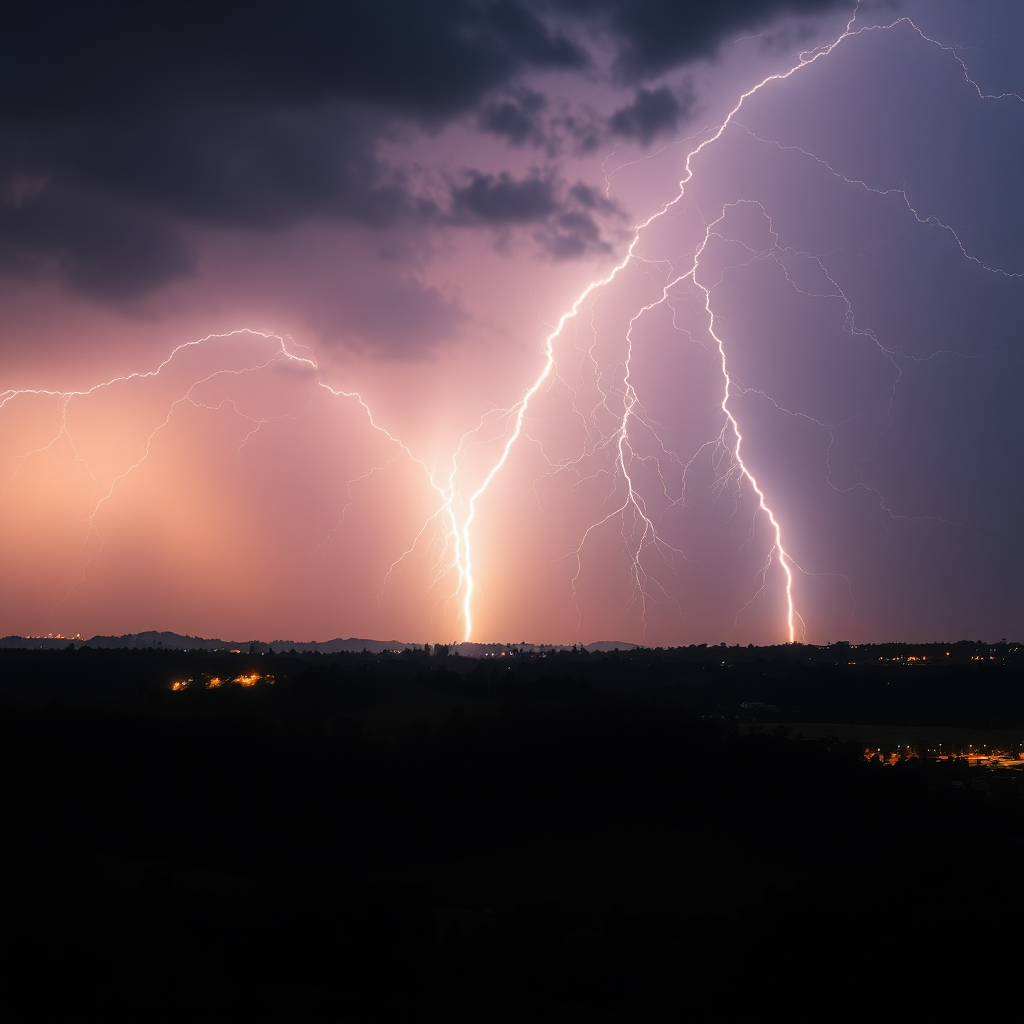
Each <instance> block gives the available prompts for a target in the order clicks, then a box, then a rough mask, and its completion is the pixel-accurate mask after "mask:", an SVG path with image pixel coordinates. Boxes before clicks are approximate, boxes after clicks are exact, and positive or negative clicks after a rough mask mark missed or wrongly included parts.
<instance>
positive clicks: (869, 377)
mask: <svg viewBox="0 0 1024 1024" xmlns="http://www.w3.org/2000/svg"><path fill="white" fill-rule="evenodd" d="M851 19H852V20H851ZM7 21H8V22H9V26H8V28H7V29H5V32H4V37H3V41H2V42H0V50H2V52H0V82H2V85H0V309H2V311H3V316H2V317H0V485H2V493H0V634H6V633H22V634H32V635H35V634H40V633H44V634H45V633H48V632H58V631H59V632H62V633H64V634H65V635H74V634H75V633H81V634H82V635H91V634H93V633H123V632H128V631H136V630H144V629H171V630H175V631H178V632H181V633H192V634H202V635H219V636H230V637H235V638H248V637H258V638H261V639H278V638H286V639H295V640H307V639H326V638H329V637H334V636H352V635H355V636H373V637H378V638H398V639H403V640H406V641H414V642H423V641H431V642H432V641H449V640H453V639H463V638H467V637H469V638H471V639H473V640H480V641H500V642H507V641H519V640H527V641H531V642H546V643H571V642H575V641H583V642H590V641H593V640H597V639H618V640H624V641H632V642H636V643H648V644H651V645H665V646H667V645H676V644H689V643H703V642H707V643H718V642H721V641H725V642H727V643H730V644H731V643H744V644H745V643H750V642H752V643H769V642H777V641H784V640H787V639H791V638H792V639H807V640H809V641H811V642H826V641H832V640H838V639H849V640H853V641H870V640H889V639H903V640H936V639H955V638H961V637H967V638H972V639H974V638H983V639H998V638H1000V637H1002V636H1013V637H1019V636H1020V634H1021V626H1022V624H1024V588H1022V585H1021V575H1022V570H1024V558H1022V555H1024V544H1022V524H1024V486H1022V483H1021V459H1020V455H1019V448H1020V443H1021V441H1022V435H1024V429H1022V419H1021V412H1020V408H1021V406H1020V399H1019V394H1020V392H1021V387H1022V384H1024V372H1022V369H1024V365H1022V344H1024V313H1022V310H1024V241H1022V239H1024V204H1022V203H1021V201H1020V198H1019V193H1020V188H1021V184H1020V183H1021V182H1022V181H1024V99H1022V97H1024V12H1022V10H1021V8H1020V5H1019V4H1018V3H1015V2H1004V3H983V2H979V3H970V4H968V3H961V2H956V3H941V2H934V0H928V2H920V3H910V2H904V3H884V4H883V3H879V4H868V3H865V4H861V5H857V4H855V3H851V2H815V0H790V2H760V0H745V2H736V3H725V4H711V3H705V4H693V3H680V2H668V0H645V2H630V3H625V2H617V0H594V2H585V0H508V2H502V3H493V2H483V0H481V2H468V0H462V2H437V3H430V4H413V3H398V2H377V3H372V4H371V3H365V4H364V3H350V4H343V5H342V4H302V3H299V4H293V5H289V6H287V7H284V6H281V5H277V4H273V5H272V4H261V3H247V4H219V5H212V6H209V7H204V8H203V9H202V13H201V15H200V12H199V9H195V10H192V9H189V8H187V7H182V6H181V5H165V4H153V5H147V6H146V7H145V8H137V7H133V6H125V7H121V6H119V5H103V4H100V5H92V6H89V7H85V6H83V7H80V8H79V7H70V8H69V7H67V6H65V5H62V4H35V5H32V6H31V7H24V8H21V9H20V10H18V11H16V12H13V13H12V12H8V15H7ZM637 225H640V227H639V228H638V227H637Z"/></svg>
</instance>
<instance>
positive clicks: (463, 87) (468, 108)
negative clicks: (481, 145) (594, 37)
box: [0, 0, 828, 300]
mask: <svg viewBox="0 0 1024 1024" xmlns="http://www.w3.org/2000/svg"><path fill="white" fill-rule="evenodd" d="M825 6H828V3H827V2H826V0H788V2H781V0H780V2H776V3H767V2H759V3H755V2H753V0H744V2H738V3H730V4H727V5H705V4H693V3H685V2H683V3H681V2H672V3H669V2H667V0H664V2H663V0H630V2H629V3H626V2H625V0H621V2H620V0H616V2H613V0H495V2H491V0H432V2H431V3H422V2H420V0H348V2H345V3H333V2H332V3H328V2H313V0H297V2H293V3H291V4H289V5H287V7H284V6H282V5H281V4H279V3H271V2H269V0H246V2H241V0H221V2H214V3H209V4H204V5H198V4H183V3H171V2H167V0H163V2H151V3H147V4H135V3H132V4H127V3H91V4H66V3H63V2H55V0H50V2H47V0H39V2H36V3H32V4H14V5H7V6H6V7H5V9H4V27H3V32H2V33H0V196H4V197H6V198H0V203H2V204H3V207H2V210H0V232H2V234H3V238H2V239H0V259H2V260H3V263H4V265H5V266H6V267H8V268H9V269H10V268H16V269H18V270H20V271H21V272H25V273H28V272H31V273H38V274H53V273H56V274H58V275H59V276H61V277H62V278H63V279H64V280H65V281H67V282H68V283H71V284H73V285H74V286H75V287H77V288H80V289H82V290H85V291H88V292H91V293H92V294H94V295H95V296H97V297H99V298H102V299H106V300H111V299H125V298H131V297H133V296H137V295H140V294H142V293H144V292H146V291H148V290H150V289H152V288H155V287H158V286H159V285H160V284H161V283H163V282H165V281H168V280H171V279H173V278H175V277H178V276H180V275H181V274H185V273H188V272H190V270H191V269H192V267H193V266H194V256H193V254H192V253H190V251H189V250H188V248H187V246H186V245H185V244H184V242H183V241H182V238H183V237H185V235H186V234H188V229H189V228H190V227H191V226H196V225H198V226H200V227H202V226H206V225H211V226H230V227H235V228H241V229H248V230H262V231H266V230H277V229H281V228H284V227H287V226H290V225H293V224H296V223H298V222H301V221H302V220H304V219H309V218H315V217H336V218H342V219H348V220H351V221H355V222H359V223H363V224H369V225H373V226H382V225H389V224H393V223H395V222H396V221H400V220H408V219H420V220H429V219H432V218H434V217H437V216H439V214H438V211H436V210H435V209H434V208H433V206H431V205H430V203H428V202H424V201H421V200H419V199H417V198H416V197H415V196H414V195H413V194H412V192H411V191H410V189H409V187H408V185H407V183H406V182H404V181H403V180H402V179H401V177H400V176H398V175H397V174H396V173H395V172H394V171H393V170H392V169H391V168H389V167H388V166H387V165H386V164H384V163H383V162H382V161H381V160H380V159H379V158H378V156H377V148H378V142H379V140H380V139H381V138H382V137H384V136H385V135H387V134H388V133H389V132H391V131H392V130H393V129H394V128H395V127H396V126H397V125H409V124H412V125H416V126H419V127H420V128H422V129H425V130H429V131H433V130H435V129H437V128H439V127H440V126H442V125H443V124H444V123H445V122H446V121H449V120H451V119H453V118H464V117H466V116H470V117H475V119H476V122H477V124H478V126H479V127H480V128H481V129H482V130H484V131H486V132H489V133H492V134H496V135H498V136H500V137H503V138H505V139H507V140H508V141H509V142H510V143H511V144H513V145H525V144H531V145H536V146H544V145H546V146H547V148H548V155H549V156H552V155H554V153H555V152H556V151H557V142H556V141H553V133H555V132H561V133H564V134H565V135H568V136H569V137H571V138H574V139H575V144H576V147H577V149H578V150H580V151H585V152H589V151H591V150H592V149H593V148H594V147H595V146H597V145H598V144H599V139H600V137H601V131H600V130H596V129H595V125H593V124H590V125H584V124H583V123H582V122H580V123H577V122H576V121H573V120H572V118H571V116H570V117H569V119H568V120H566V119H565V118H562V119H561V121H559V123H558V124H557V125H555V124H549V125H547V126H545V125H544V124H543V121H542V116H541V112H542V109H543V107H544V103H545V100H544V97H543V96H541V95H540V94H538V93H535V92H529V91H528V90H526V89H525V88H524V85H523V77H524V75H526V74H528V73H529V72H531V71H534V70H545V69H546V70H560V71H586V70H587V69H588V68H589V67H590V66H591V62H590V58H589V56H588V52H587V49H586V48H585V45H584V44H585V43H586V42H587V40H588V38H589V34H592V33H593V32H595V31H597V32H602V33H605V34H606V35H609V37H610V40H611V43H612V45H613V47H615V49H616V51H617V53H618V55H619V56H618V67H619V69H620V71H621V73H622V74H623V75H625V76H627V77H630V76H631V77H632V78H634V79H636V78H642V77H643V76H644V75H647V74H650V73H653V72H657V71H659V70H663V69H664V68H666V67H668V66H669V65H671V64H672V63H673V62H674V61H678V60H680V59H684V58H685V57H687V56H692V55H695V54H698V53H704V52H710V51H711V50H713V48H714V46H715V45H716V44H717V41H718V40H719V39H720V38H721V37H722V35H723V34H724V33H726V32H727V31H732V30H734V29H735V28H737V27H739V26H740V25H749V24H755V23H758V22H759V21H763V20H765V19H767V18H769V17H770V16H771V15H773V14H775V13H778V12H780V11H784V10H808V11H809V10H812V9H817V8H821V7H825ZM668 99H671V97H668ZM676 101H677V103H679V104H680V109H672V108H671V103H670V102H666V96H664V95H663V93H662V90H654V91H653V92H650V93H648V92H646V91H643V90H642V91H641V92H639V93H638V94H637V98H636V101H635V102H634V104H633V105H632V106H631V107H627V108H623V110H621V111H619V112H618V113H617V114H616V115H615V117H614V118H613V124H612V130H614V131H616V132H618V133H619V134H624V135H630V136H632V137H635V138H637V139H639V140H640V141H641V142H645V141H647V140H649V138H650V137H652V136H653V135H654V134H655V133H656V132H657V131H660V130H664V129H665V128H668V127H671V124H672V123H673V122H672V118H673V117H676V118H678V117H681V116H683V114H684V113H685V106H686V104H685V102H682V100H680V98H678V97H676ZM596 128H597V129H601V126H600V125H598V126H596ZM603 130H604V131H607V125H605V126H604V128H603ZM25 180H35V181H45V182H47V184H46V187H45V189H44V190H42V191H40V192H38V194H34V195H32V196H28V197H25V196H23V197H22V199H21V201H20V203H19V202H14V200H12V199H11V198H10V197H11V195H13V194H14V193H15V192H16V191H17V187H18V185H17V183H18V182H21V181H25ZM553 188H554V181H553V179H546V178H543V177H534V178H532V179H525V180H523V181H518V182H516V181H513V180H512V179H511V178H508V177H507V176H500V175H499V176H497V177H492V178H487V177H486V176H481V177H479V178H474V179H472V180H471V181H470V182H469V184H468V185H466V186H465V187H464V188H461V189H457V190H456V191H455V192H453V195H452V199H453V204H454V207H453V209H454V215H455V216H456V218H458V219H461V221H462V222H463V223H470V222H476V223H481V224H502V223H504V224H516V223H519V224H525V223H529V224H539V223H541V222H544V224H545V231H548V230H551V231H554V230H555V229H554V228H553V227H552V225H554V223H555V220H556V219H557V218H558V217H560V216H563V215H564V216H567V217H568V218H569V220H568V221H567V222H566V224H565V225H564V230H563V231H562V234H557V233H556V234H557V237H558V238H562V237H563V235H564V237H566V238H571V239H576V240H577V242H575V243H572V244H565V245H563V244H562V243H561V242H560V243H558V245H554V244H552V245H549V248H550V249H551V251H552V252H555V251H556V250H557V251H558V252H563V251H564V252H569V251H571V250H572V248H573V245H576V244H578V246H580V247H583V248H586V246H587V245H594V244H597V243H596V242H594V241H593V240H592V241H591V242H586V237H587V232H588V231H590V227H589V226H588V225H587V224H586V223H579V224H575V226H573V225H572V224H571V223H570V222H573V221H574V220H575V219H578V218H577V213H580V212H581V211H583V210H584V208H583V207H578V206H577V207H572V208H571V209H569V210H566V209H563V207H562V205H560V204H559V202H558V201H557V200H556V198H555V197H554V194H553V191H552V190H553ZM574 211H575V212H574ZM586 216H591V217H592V214H591V213H588V214H586ZM584 220H585V217H584ZM596 223H597V222H596V221H594V226H595V229H596ZM559 230H562V229H559ZM599 234H600V232H598V233H597V235H596V236H595V237H599ZM545 237H548V236H545ZM551 237H555V236H554V235H552V236H551Z"/></svg>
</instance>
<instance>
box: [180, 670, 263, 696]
mask: <svg viewBox="0 0 1024 1024" xmlns="http://www.w3.org/2000/svg"><path fill="white" fill-rule="evenodd" d="M273 681H274V677H273V676H270V675H266V676H265V675H262V674H261V673H259V672H248V673H244V674H243V675H240V676H235V677H234V678H233V679H221V677H220V676H202V677H201V678H200V679H199V682H198V683H197V682H196V680H195V679H175V680H174V682H172V683H171V689H172V690H173V691H174V692H176V693H177V692H180V691H181V690H187V689H189V687H191V686H198V688H199V689H207V690H215V689H217V687H218V686H223V685H224V684H225V683H226V682H227V683H232V684H234V685H235V686H255V685H256V684H257V683H259V682H263V683H273Z"/></svg>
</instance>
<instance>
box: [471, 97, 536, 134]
mask: <svg viewBox="0 0 1024 1024" xmlns="http://www.w3.org/2000/svg"><path fill="white" fill-rule="evenodd" d="M546 106H547V100H546V99H545V97H544V96H543V95H541V93H539V92H530V91H527V92H524V94H523V95H521V96H518V97H515V98H512V99H508V98H506V99H501V100H496V101H494V102H491V103H488V104H487V105H486V106H485V107H484V108H483V110H482V111H481V112H480V117H479V120H478V122H477V123H478V125H479V126H480V128H482V129H483V130H484V131H486V132H491V133H492V134H493V135H499V136H502V137H504V138H505V139H507V140H508V141H509V142H510V143H511V144H512V145H513V146H522V145H523V144H524V143H530V144H531V145H533V146H542V145H543V144H544V141H545V139H544V131H543V127H542V125H541V122H540V118H539V117H538V116H537V115H538V114H539V113H540V112H541V111H542V110H543V109H544V108H545V107H546Z"/></svg>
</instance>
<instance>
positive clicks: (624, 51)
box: [552, 0, 855, 81]
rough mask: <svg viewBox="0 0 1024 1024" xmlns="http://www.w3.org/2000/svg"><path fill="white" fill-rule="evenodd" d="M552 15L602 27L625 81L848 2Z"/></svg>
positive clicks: (689, 4) (585, 0)
mask: <svg viewBox="0 0 1024 1024" xmlns="http://www.w3.org/2000/svg"><path fill="white" fill-rule="evenodd" d="M552 4H553V6H554V8H555V9H557V10H561V11H565V12H568V13H572V14H574V15H576V16H578V17H581V18H582V19H584V20H585V21H589V22H591V23H597V24H599V25H601V26H603V27H604V29H605V30H606V31H607V32H608V33H609V35H610V37H611V41H612V44H613V45H614V46H615V48H616V50H617V58H616V66H617V69H618V72H619V74H620V75H621V76H622V78H624V79H625V80H627V81H639V80H643V79H647V78H653V77H655V76H657V75H660V74H663V73H664V72H666V71H668V70H670V69H671V68H673V67H676V66H678V65H679V64H682V63H684V62H685V61H687V60H693V59H695V58H700V57H712V56H714V54H715V53H716V51H717V49H718V47H719V45H720V44H721V43H722V41H723V40H725V39H727V38H728V37H730V36H732V35H736V34H740V33H741V32H746V31H750V30H751V29H756V28H759V27H761V26H763V25H767V24H768V23H769V22H770V21H771V20H772V19H774V18H777V17H779V16H781V15H786V14H796V15H811V14H818V13H820V12H822V11H825V10H829V9H831V8H836V7H845V8H849V9H850V10H851V11H852V10H853V8H854V6H855V4H854V3H853V0H728V2H720V3H708V2H707V0H552Z"/></svg>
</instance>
